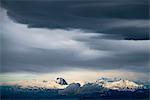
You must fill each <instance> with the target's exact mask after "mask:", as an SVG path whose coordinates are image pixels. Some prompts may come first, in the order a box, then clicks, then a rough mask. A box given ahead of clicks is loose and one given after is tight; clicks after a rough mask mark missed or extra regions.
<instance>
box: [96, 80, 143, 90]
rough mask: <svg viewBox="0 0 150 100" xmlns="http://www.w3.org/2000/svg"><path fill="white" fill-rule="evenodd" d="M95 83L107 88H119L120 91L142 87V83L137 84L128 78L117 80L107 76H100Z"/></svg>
mask: <svg viewBox="0 0 150 100" xmlns="http://www.w3.org/2000/svg"><path fill="white" fill-rule="evenodd" d="M95 83H97V84H99V85H101V86H102V87H104V88H107V89H113V90H120V91H126V90H127V91H134V90H136V89H139V88H142V87H143V85H141V84H137V83H135V82H133V81H130V80H122V79H120V80H118V79H109V78H100V79H98V80H97V81H96V82H95Z"/></svg>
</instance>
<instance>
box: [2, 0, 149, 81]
mask: <svg viewBox="0 0 150 100" xmlns="http://www.w3.org/2000/svg"><path fill="white" fill-rule="evenodd" d="M0 8H1V9H0V19H1V26H0V27H1V32H0V35H1V39H0V41H1V48H0V52H1V53H0V56H1V65H0V66H1V74H0V78H1V81H16V80H21V79H34V78H37V79H55V78H56V77H59V76H62V77H65V78H66V79H68V80H70V81H75V80H84V81H88V80H89V81H93V80H95V79H97V78H99V77H103V76H105V77H119V78H125V79H133V80H143V81H148V80H149V78H148V75H149V71H150V70H149V68H150V66H149V65H150V63H149V62H150V60H149V53H150V52H149V49H150V47H149V43H150V41H149V29H148V28H149V7H148V0H1V6H0Z"/></svg>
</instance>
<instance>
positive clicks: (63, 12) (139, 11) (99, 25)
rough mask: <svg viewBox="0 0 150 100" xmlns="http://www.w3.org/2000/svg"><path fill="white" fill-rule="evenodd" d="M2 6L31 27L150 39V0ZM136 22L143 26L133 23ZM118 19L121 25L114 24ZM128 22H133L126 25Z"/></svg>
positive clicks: (30, 1) (55, 0) (14, 0)
mask: <svg viewBox="0 0 150 100" xmlns="http://www.w3.org/2000/svg"><path fill="white" fill-rule="evenodd" d="M2 7H4V8H6V9H7V11H8V12H7V13H8V15H9V16H10V17H11V18H12V19H13V20H15V21H17V22H19V23H23V24H27V25H28V27H45V28H50V29H51V28H61V29H68V28H78V29H85V30H89V31H93V32H98V33H104V34H108V35H107V37H106V38H113V39H126V40H132V39H134V40H147V39H149V31H148V19H149V15H148V14H149V11H148V10H149V6H148V0H113V1H112V0H45V1H41V0H23V1H19V0H2ZM135 21H136V25H139V24H140V26H139V27H137V26H136V25H134V24H132V23H134V22H135ZM141 21H142V22H141ZM116 22H120V23H118V26H115V27H111V25H113V24H115V23H116ZM127 22H131V23H128V24H127V25H126V26H123V25H122V24H124V23H127ZM113 34H115V35H116V36H113V37H112V35H113Z"/></svg>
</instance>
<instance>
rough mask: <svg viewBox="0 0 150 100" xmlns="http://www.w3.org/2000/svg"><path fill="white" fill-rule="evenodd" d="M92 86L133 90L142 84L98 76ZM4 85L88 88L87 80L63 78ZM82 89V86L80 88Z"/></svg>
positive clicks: (70, 89)
mask: <svg viewBox="0 0 150 100" xmlns="http://www.w3.org/2000/svg"><path fill="white" fill-rule="evenodd" d="M91 84H92V85H90V86H92V88H94V87H95V88H97V87H99V88H100V87H102V88H106V89H112V90H119V91H134V90H136V89H140V88H143V85H141V84H137V83H135V82H133V81H129V80H121V79H116V78H114V79H111V78H104V77H102V78H100V79H98V80H97V81H96V82H93V83H91ZM5 85H18V86H21V87H22V88H46V89H65V90H64V91H62V92H72V91H74V90H77V89H78V88H80V87H81V88H82V87H83V86H84V88H85V87H86V88H89V82H87V83H84V84H80V83H70V84H68V83H67V81H66V80H65V79H63V78H60V77H59V78H56V80H23V81H18V82H15V83H13V82H11V83H5ZM82 89H83V88H82Z"/></svg>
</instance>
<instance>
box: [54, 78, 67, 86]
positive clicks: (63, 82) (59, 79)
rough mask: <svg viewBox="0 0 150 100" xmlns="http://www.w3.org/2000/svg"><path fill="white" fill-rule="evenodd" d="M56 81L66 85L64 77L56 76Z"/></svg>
mask: <svg viewBox="0 0 150 100" xmlns="http://www.w3.org/2000/svg"><path fill="white" fill-rule="evenodd" d="M56 83H58V84H60V85H68V83H67V82H66V81H65V79H63V78H61V77H58V78H56Z"/></svg>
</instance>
